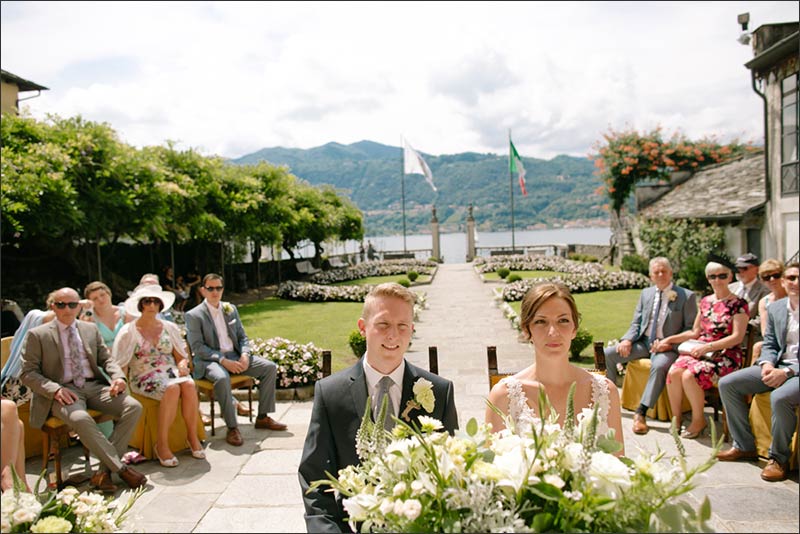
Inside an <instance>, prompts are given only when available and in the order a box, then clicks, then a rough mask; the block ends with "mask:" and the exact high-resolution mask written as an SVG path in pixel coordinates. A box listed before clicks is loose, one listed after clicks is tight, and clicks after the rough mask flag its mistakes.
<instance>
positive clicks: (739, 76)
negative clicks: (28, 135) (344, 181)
mask: <svg viewBox="0 0 800 534" xmlns="http://www.w3.org/2000/svg"><path fill="white" fill-rule="evenodd" d="M0 9H1V10H2V21H1V22H2V32H0V33H1V34H2V48H1V50H2V65H3V69H5V70H8V71H11V72H13V73H14V74H17V75H19V76H22V77H23V78H27V79H30V80H33V81H35V82H37V83H40V84H43V85H46V86H48V87H50V90H49V91H45V92H43V94H42V96H41V97H39V98H36V99H32V100H29V101H27V102H25V104H27V105H28V106H29V108H30V110H31V112H32V113H33V114H34V116H37V117H43V116H44V115H45V113H57V114H59V115H61V116H73V115H77V114H80V115H82V116H84V117H85V118H87V119H91V120H98V121H105V122H109V123H110V124H111V126H112V127H113V128H114V129H115V130H116V131H117V132H118V133H119V135H120V137H121V138H122V139H123V140H125V141H127V142H129V143H132V144H134V145H136V146H142V145H152V144H161V143H163V142H165V141H166V140H168V139H169V140H175V141H178V142H179V143H180V146H185V147H193V148H197V149H199V150H201V151H203V152H204V153H209V154H211V153H214V154H219V155H222V156H225V157H238V156H241V155H244V154H246V153H248V152H252V151H255V150H258V149H259V148H263V147H266V146H278V145H279V146H286V147H301V148H309V147H312V146H318V145H321V144H324V143H327V142H330V141H336V142H340V143H352V142H355V141H359V140H362V139H369V140H373V141H378V142H381V143H386V144H392V145H399V144H400V138H401V136H403V135H404V136H406V137H407V138H408V139H409V140H410V141H411V142H412V143H413V144H414V146H415V147H417V148H418V149H419V150H421V151H423V152H425V153H429V154H443V153H455V152H464V151H476V152H488V151H491V152H500V153H503V152H505V150H506V142H507V136H508V130H509V129H512V133H513V137H514V142H515V145H516V146H517V147H518V149H519V150H520V152H521V153H523V154H524V155H526V156H531V157H541V158H549V157H552V156H555V155H557V154H560V153H569V154H573V155H585V154H587V153H588V152H589V151H590V150H591V148H592V145H593V144H594V143H595V142H596V141H597V140H599V139H600V138H601V136H602V134H603V133H604V132H605V131H607V130H608V128H610V127H611V128H614V129H622V128H625V127H634V128H638V129H650V128H654V127H656V126H659V125H660V126H662V127H663V128H664V129H665V131H667V132H672V131H675V130H678V129H680V130H681V131H683V132H684V133H685V134H686V135H688V136H689V137H692V138H697V137H703V136H717V137H718V138H720V139H721V140H724V141H727V140H729V139H731V138H733V137H738V138H740V139H742V140H751V139H752V140H755V141H757V142H760V140H761V136H762V128H763V122H762V116H761V113H762V109H761V100H760V99H759V98H758V96H757V95H755V93H753V91H752V89H751V88H750V74H749V71H748V70H747V69H746V68H745V67H744V63H745V62H746V61H748V60H749V59H750V58H751V57H752V51H751V49H750V47H745V46H742V45H740V44H738V43H737V42H736V38H737V37H738V35H739V31H740V28H739V26H738V24H737V22H736V16H737V15H738V14H739V13H743V12H746V11H749V12H750V14H751V21H752V22H751V25H750V29H751V30H753V29H755V28H756V27H758V26H759V25H760V24H765V23H771V22H786V21H790V20H797V18H798V17H797V13H798V2H796V1H795V2H759V3H755V4H753V3H749V2H706V3H697V2H652V3H651V2H595V3H589V2H577V3H572V2H526V3H521V2H510V3H503V2H482V3H450V2H388V3H383V2H377V3H376V2H372V3H362V2H338V3H332V2H331V3H328V2H319V3H318V2H304V3H295V2H285V3H284V2H258V3H256V2H245V3H227V2H195V3H187V2H174V3H171V2H158V3H150V2H135V3H121V2H109V3H100V2H97V3H95V2H55V3H49V2H11V3H9V2H4V3H2V4H1V5H0ZM32 35H35V38H31V36H32Z"/></svg>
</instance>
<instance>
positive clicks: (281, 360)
mask: <svg viewBox="0 0 800 534" xmlns="http://www.w3.org/2000/svg"><path fill="white" fill-rule="evenodd" d="M252 346H253V351H252V354H254V355H256V356H261V357H262V358H266V359H268V360H270V361H272V362H274V363H275V365H277V366H278V378H277V380H278V387H279V388H291V387H295V386H304V385H310V384H313V383H314V382H316V381H317V380H319V379H320V378H322V349H320V348H318V347H317V346H316V345H314V344H313V343H306V344H302V343H296V342H294V341H290V340H288V339H285V338H282V337H273V338H270V339H266V340H264V339H260V338H256V339H253V340H252Z"/></svg>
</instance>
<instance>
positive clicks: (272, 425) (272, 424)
mask: <svg viewBox="0 0 800 534" xmlns="http://www.w3.org/2000/svg"><path fill="white" fill-rule="evenodd" d="M255 427H256V428H266V429H267V430H286V429H287V428H289V427H287V426H286V425H284V424H283V423H279V422H277V421H276V420H275V419H273V418H272V417H270V416H268V415H265V416H264V417H259V418H258V419H256V424H255Z"/></svg>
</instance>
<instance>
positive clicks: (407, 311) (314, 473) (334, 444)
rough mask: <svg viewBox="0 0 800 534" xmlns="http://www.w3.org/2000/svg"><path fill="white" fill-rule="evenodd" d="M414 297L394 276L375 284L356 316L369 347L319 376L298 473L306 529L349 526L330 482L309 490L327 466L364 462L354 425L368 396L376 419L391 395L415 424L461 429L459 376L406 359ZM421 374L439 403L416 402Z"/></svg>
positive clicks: (392, 403)
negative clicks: (428, 420) (455, 379)
mask: <svg viewBox="0 0 800 534" xmlns="http://www.w3.org/2000/svg"><path fill="white" fill-rule="evenodd" d="M415 300H416V295H415V294H414V293H413V292H412V291H410V290H408V289H406V288H404V287H403V286H401V285H399V284H396V283H386V284H380V285H378V286H376V287H375V288H373V289H372V291H370V293H369V294H368V295H367V297H366V299H364V308H363V310H362V313H361V318H360V319H359V320H358V329H359V330H360V331H361V334H362V335H364V336H365V337H366V340H367V351H366V353H365V354H364V356H363V357H362V358H361V359H360V360H359V361H358V362H356V364H355V365H353V366H352V367H350V368H349V369H346V370H344V371H340V372H338V373H335V374H333V375H331V376H329V377H326V378H323V379H322V380H320V381H318V382H317V383H316V386H315V389H314V406H313V408H312V411H311V421H310V422H309V425H308V434H307V435H306V442H305V446H304V448H303V456H302V458H301V460H300V468H299V473H298V474H299V477H300V487H301V489H302V491H303V501H304V503H305V508H306V513H305V518H306V528H307V529H308V532H350V528H349V526H348V523H347V522H346V521H345V518H346V513H345V511H344V509H343V508H342V503H341V500H340V499H337V497H336V496H334V494H333V493H331V492H329V491H326V488H318V489H315V490H313V491H311V492H309V491H308V489H309V487H310V486H311V484H312V483H313V482H314V481H316V480H322V479H326V478H327V476H326V475H325V473H326V472H327V473H330V474H331V475H333V476H337V475H338V473H339V470H340V469H343V468H345V467H347V466H349V465H356V464H358V463H359V460H358V455H357V454H356V432H357V431H358V428H359V426H360V424H361V420H362V418H363V417H364V410H365V409H366V402H367V399H368V398H369V399H371V405H372V417H373V418H375V417H376V415H377V411H378V409H379V405H380V402H379V401H380V399H382V398H383V396H384V395H388V397H389V407H390V413H391V414H393V415H394V416H396V417H399V418H402V419H405V420H406V421H408V422H409V423H411V424H414V423H418V418H419V416H420V415H426V416H429V417H433V418H435V419H438V420H439V421H441V422H442V425H443V426H444V428H445V430H447V431H448V432H450V433H451V434H452V433H453V432H454V431H455V430H456V429H457V428H458V415H457V412H456V405H455V400H454V394H453V383H452V382H451V381H450V380H446V379H444V378H441V377H439V376H437V375H435V374H433V373H429V372H428V371H425V370H423V369H420V368H419V367H416V366H414V365H412V364H411V363H409V362H408V361H406V359H405V352H406V350H407V349H408V345H409V343H410V342H411V335H412V333H413V331H414V322H413V320H414V302H415ZM421 379H425V380H427V381H429V382H431V383H432V384H433V388H432V391H433V395H434V398H435V402H434V405H433V408H432V410H431V411H430V412H428V411H427V410H426V409H425V408H424V407H420V406H418V405H414V404H413V399H414V393H413V386H414V384H415V383H416V382H417V381H418V380H421ZM387 391H388V393H387ZM392 422H393V420H390V418H389V417H387V419H386V421H385V423H384V424H385V425H387V426H388V427H390V426H391V424H392Z"/></svg>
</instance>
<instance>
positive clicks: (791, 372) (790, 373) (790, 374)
mask: <svg viewBox="0 0 800 534" xmlns="http://www.w3.org/2000/svg"><path fill="white" fill-rule="evenodd" d="M783 372H784V373H786V378H792V377H793V376H794V370H793V369H792V368H791V367H787V368H786V369H784V370H783Z"/></svg>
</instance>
